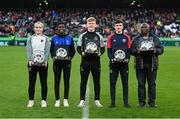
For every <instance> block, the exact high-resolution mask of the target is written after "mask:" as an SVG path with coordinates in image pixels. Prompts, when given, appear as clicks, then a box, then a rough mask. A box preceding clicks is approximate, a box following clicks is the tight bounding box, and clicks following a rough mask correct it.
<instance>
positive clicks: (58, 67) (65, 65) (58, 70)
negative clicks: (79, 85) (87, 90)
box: [53, 60, 71, 100]
mask: <svg viewBox="0 0 180 119" xmlns="http://www.w3.org/2000/svg"><path fill="white" fill-rule="evenodd" d="M53 71H54V92H55V98H56V100H59V99H60V93H59V92H60V81H61V74H62V71H63V78H64V99H68V95H69V80H70V71H71V61H65V60H64V61H54V62H53Z"/></svg>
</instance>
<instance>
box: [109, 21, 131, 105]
mask: <svg viewBox="0 0 180 119" xmlns="http://www.w3.org/2000/svg"><path fill="white" fill-rule="evenodd" d="M123 27H124V26H123V22H122V21H120V20H117V21H115V25H114V28H115V33H113V34H111V35H109V36H108V38H107V51H108V52H107V53H108V57H109V62H110V63H109V66H110V95H111V107H115V106H116V82H117V79H118V74H119V72H120V74H121V80H122V86H123V101H124V107H130V105H129V103H128V74H129V68H128V63H129V60H130V43H131V40H130V37H129V36H128V35H125V34H123Z"/></svg>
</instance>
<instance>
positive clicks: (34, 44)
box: [26, 34, 51, 61]
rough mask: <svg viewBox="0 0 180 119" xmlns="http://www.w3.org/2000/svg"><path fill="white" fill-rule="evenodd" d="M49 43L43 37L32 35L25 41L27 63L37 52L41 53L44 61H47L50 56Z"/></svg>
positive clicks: (46, 38)
mask: <svg viewBox="0 0 180 119" xmlns="http://www.w3.org/2000/svg"><path fill="white" fill-rule="evenodd" d="M50 45H51V44H50V42H49V40H48V37H47V36H45V35H41V36H37V35H35V34H34V35H32V36H30V37H29V38H28V39H27V45H26V49H27V56H28V61H32V60H33V56H34V54H35V53H36V52H37V51H40V52H43V54H44V57H45V61H48V58H49V54H50Z"/></svg>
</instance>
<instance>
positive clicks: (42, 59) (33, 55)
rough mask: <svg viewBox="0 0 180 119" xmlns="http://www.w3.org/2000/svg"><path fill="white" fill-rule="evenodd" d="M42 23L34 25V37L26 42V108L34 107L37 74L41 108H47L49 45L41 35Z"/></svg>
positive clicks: (46, 38) (46, 39)
mask: <svg viewBox="0 0 180 119" xmlns="http://www.w3.org/2000/svg"><path fill="white" fill-rule="evenodd" d="M43 28H44V25H43V23H42V22H39V21H38V22H36V23H35V24H34V32H35V33H34V35H32V36H30V37H29V38H28V40H27V46H26V47H27V55H28V72H29V88H28V94H29V102H28V105H27V107H33V106H34V93H35V83H36V77H37V73H39V77H40V82H41V95H42V101H41V107H47V102H46V98H47V75H48V57H49V50H50V43H49V40H48V37H47V36H45V35H44V34H43Z"/></svg>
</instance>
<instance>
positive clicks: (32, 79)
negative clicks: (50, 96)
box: [28, 65, 48, 100]
mask: <svg viewBox="0 0 180 119" xmlns="http://www.w3.org/2000/svg"><path fill="white" fill-rule="evenodd" d="M47 71H48V67H44V66H29V65H28V72H29V88H28V93H29V100H34V94H35V84H36V78H37V73H39V78H40V83H41V96H42V100H46V98H47V89H48V87H47V76H48V72H47Z"/></svg>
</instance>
